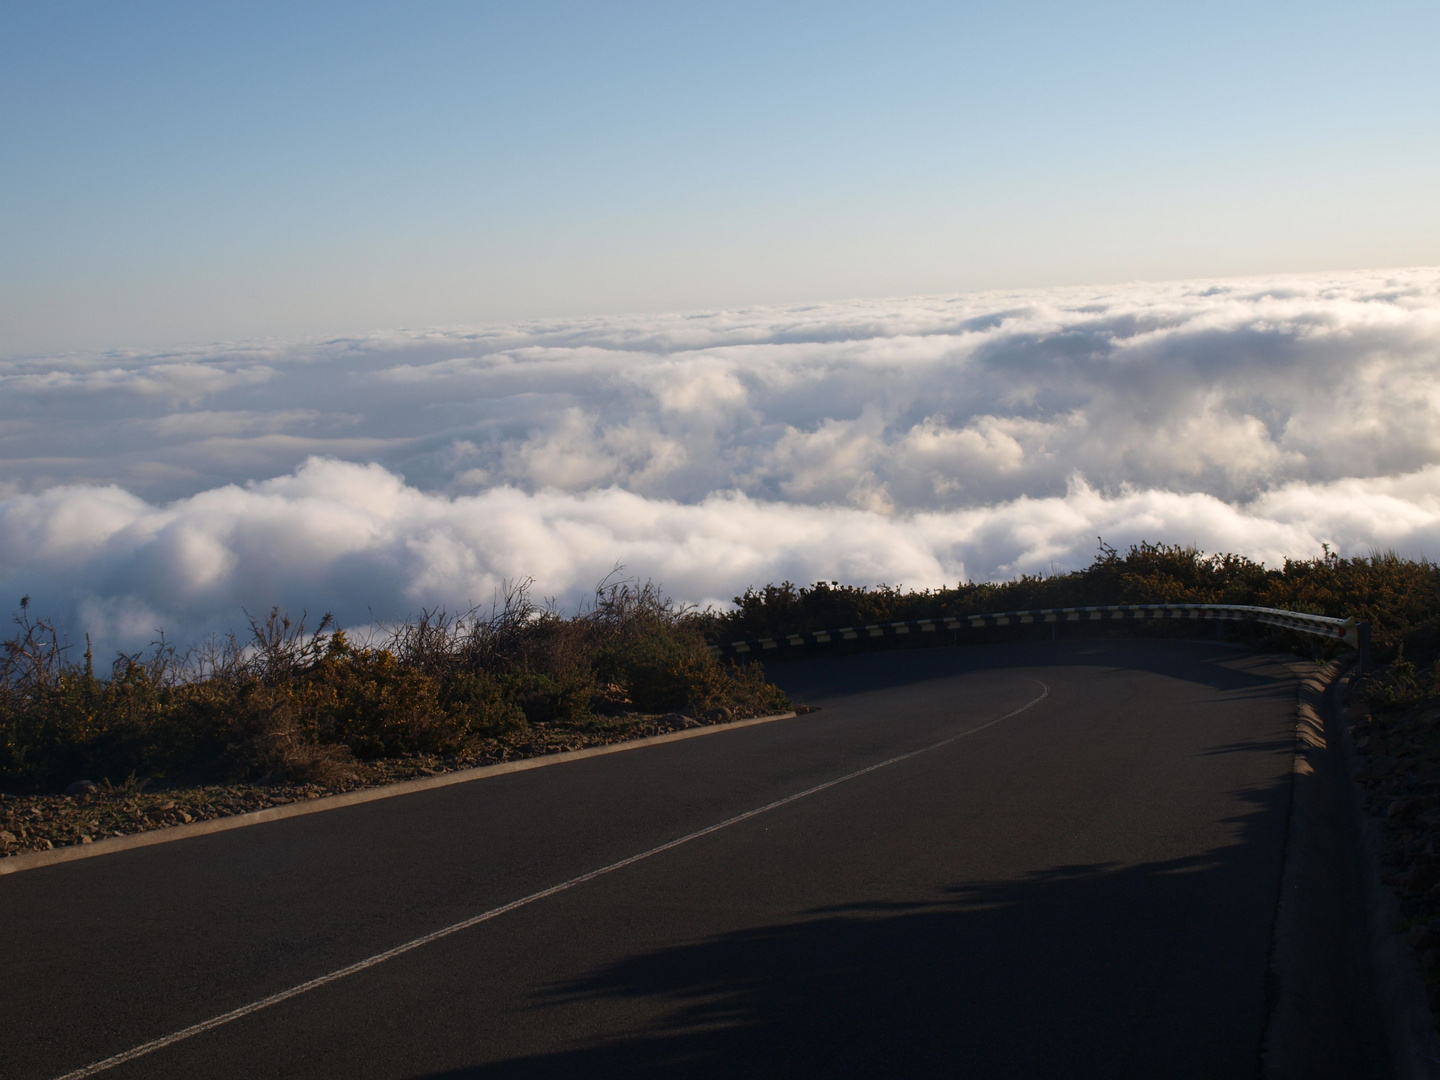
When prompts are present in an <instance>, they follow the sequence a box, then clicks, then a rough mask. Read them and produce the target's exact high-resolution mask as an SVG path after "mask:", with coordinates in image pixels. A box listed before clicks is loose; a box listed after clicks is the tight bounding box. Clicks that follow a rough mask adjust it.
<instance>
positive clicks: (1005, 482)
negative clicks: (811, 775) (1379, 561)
mask: <svg viewBox="0 0 1440 1080" xmlns="http://www.w3.org/2000/svg"><path fill="white" fill-rule="evenodd" d="M0 390H3V393H0V452H3V454H4V457H5V460H6V469H5V472H4V474H3V479H0V485H3V486H0V586H3V587H4V588H6V589H8V590H9V592H10V593H11V594H12V596H13V597H14V598H17V599H18V597H19V596H20V595H21V594H22V593H28V594H31V595H32V596H33V597H34V598H35V604H36V607H37V609H38V610H40V611H42V612H44V613H47V614H52V615H54V616H55V617H57V618H58V619H59V620H60V622H61V623H62V624H63V625H64V626H65V627H66V628H67V630H69V631H70V632H71V633H72V634H77V635H78V634H79V633H81V632H88V633H90V634H91V635H92V637H93V638H94V639H95V640H96V642H97V644H98V645H100V646H101V647H115V648H135V647H139V646H141V645H143V644H144V643H145V642H148V641H149V640H151V639H153V638H154V636H155V630H156V629H157V628H161V627H163V628H164V629H165V630H166V631H167V633H168V634H169V635H170V636H171V638H172V639H175V638H180V639H186V638H193V637H194V636H196V635H198V634H202V633H205V632H208V631H211V630H224V629H230V628H233V627H234V626H235V625H236V624H237V623H238V622H241V621H242V620H243V616H241V614H240V612H241V609H242V608H249V609H250V610H251V611H263V610H267V609H268V608H269V606H270V605H272V604H278V605H280V606H282V607H285V608H288V609H289V610H291V611H293V612H296V613H298V612H299V611H300V610H302V609H308V610H309V611H310V612H312V614H313V613H318V612H320V611H334V612H335V613H336V615H337V616H338V617H339V618H340V620H341V621H342V622H343V623H346V624H349V625H357V624H368V623H371V622H374V621H382V622H383V621H389V620H393V619H396V618H400V617H404V616H406V615H408V614H413V613H415V612H417V611H418V610H419V609H420V608H422V607H434V606H444V607H448V608H450V609H452V610H453V609H456V608H464V607H468V606H470V605H472V604H488V603H489V602H490V600H491V598H492V597H493V596H494V594H495V593H496V591H497V589H500V588H501V587H502V584H503V582H504V581H507V580H511V581H513V580H515V579H520V578H531V577H533V578H534V579H535V583H536V585H535V587H536V590H537V591H538V592H539V593H541V594H542V595H546V596H553V597H555V598H556V599H557V600H558V601H559V602H560V603H561V605H562V606H564V607H568V608H572V609H573V607H574V606H575V605H576V604H578V603H579V602H580V600H581V599H582V598H583V596H584V595H585V594H587V593H588V592H589V591H590V590H591V589H592V588H593V587H594V585H595V583H596V582H597V581H598V580H600V578H602V577H604V576H605V574H606V573H608V572H609V571H610V570H611V569H612V568H613V567H614V566H615V565H616V564H617V563H622V564H624V566H625V567H626V569H627V572H628V573H630V574H633V575H636V576H639V577H650V578H653V579H655V580H657V581H660V582H661V583H663V585H664V586H665V587H666V589H667V590H668V591H669V592H670V593H671V594H672V595H674V596H675V597H676V598H677V599H679V600H682V601H687V602H693V603H700V604H706V603H724V602H726V601H727V600H728V599H729V598H730V597H731V596H733V595H735V594H736V593H738V592H740V591H742V590H743V589H745V588H746V587H747V586H752V585H753V586H760V585H764V584H766V583H768V582H771V581H779V580H781V579H786V578H788V579H790V580H793V581H797V582H809V581H814V580H819V579H826V580H829V579H836V580H841V581H846V582H851V583H857V584H875V583H878V582H882V581H883V582H888V583H891V584H897V583H898V584H903V585H905V586H909V587H924V586H936V585H941V584H946V583H951V584H953V583H954V582H956V581H957V580H963V579H974V580H985V579H999V578H1005V577H1010V576H1013V575H1015V574H1018V573H1045V572H1053V571H1062V570H1068V569H1072V568H1075V567H1077V566H1081V565H1084V564H1085V563H1087V562H1088V561H1089V560H1090V558H1091V557H1092V556H1093V554H1094V552H1095V550H1096V537H1097V536H1104V538H1105V540H1106V541H1107V542H1109V543H1112V544H1116V545H1119V546H1124V545H1125V544H1128V543H1131V542H1136V541H1139V540H1142V539H1145V540H1152V541H1159V542H1170V543H1184V544H1195V545H1197V546H1200V547H1202V548H1205V549H1206V550H1225V551H1234V552H1238V553H1241V554H1245V555H1249V556H1251V557H1253V558H1257V559H1260V560H1263V561H1265V562H1267V563H1271V564H1275V563H1278V562H1280V561H1282V560H1283V559H1284V558H1286V557H1311V556H1314V555H1316V554H1318V553H1319V552H1320V549H1321V545H1322V544H1330V545H1331V546H1332V547H1334V548H1338V549H1339V550H1340V551H1341V552H1342V553H1345V554H1366V553H1368V552H1369V551H1371V550H1375V549H1389V548H1393V549H1395V550H1397V551H1400V552H1402V553H1404V554H1408V555H1415V556H1426V555H1430V554H1433V553H1435V552H1437V551H1440V543H1437V541H1440V425H1437V423H1436V420H1437V411H1440V271H1437V270H1434V269H1419V270H1405V271H1385V272H1378V271H1377V272H1356V273H1347V274H1325V275H1297V276H1286V277H1271V278H1264V279H1253V280H1230V281H1207V282H1181V283H1168V284H1159V285H1152V284H1142V285H1128V286H1120V287H1112V288H1106V289H1079V288H1075V289H1053V290H1035V291H1030V292H1023V293H1019V292H1011V293H983V294H967V295H964V296H956V297H924V298H910V299H898V300H889V301H853V302H846V303H834V304H822V305H807V306H804V307H790V308H769V309H755V310H747V311H738V312H737V311H722V312H712V313H694V314H690V315H673V316H633V317H616V318H608V319H591V320H575V321H570V322H555V323H546V324H530V325H524V326H516V327H502V328H495V329H489V330H480V331H473V330H427V331H405V332H393V333H384V334H371V335H365V336H359V337H351V338H343V339H334V340H329V341H306V342H289V343H287V342H268V343H246V344H242V345H219V346H212V347H207V348H203V349H190V350H173V351H169V352H166V353H163V354H162V353H148V354H120V353H107V354H103V355H83V356H63V357H43V358H27V359H17V360H11V361H6V362H3V363H0Z"/></svg>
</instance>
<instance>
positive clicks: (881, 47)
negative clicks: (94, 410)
mask: <svg viewBox="0 0 1440 1080" xmlns="http://www.w3.org/2000/svg"><path fill="white" fill-rule="evenodd" d="M1437 40H1440V7H1437V6H1436V5H1434V4H1420V3H1414V4H1404V3H1400V4H1377V3H1368V4H1364V5H1361V4H1351V5H1321V4H1304V5H1301V4H1267V5H1254V4H1213V3H1212V4H1205V5H1185V6H1182V5H1169V4H1165V5H1162V4H1148V5H1139V4H1110V5H1086V6H1081V5H1059V4H1029V5H1026V4H1005V5H999V4H988V5H962V4H950V5H940V4H885V5H879V4H872V5H853V4H852V5H845V4H833V3H831V4H813V5H805V4H788V5H773V4H764V5H746V4H730V5H698V4H692V5H683V6H681V5H673V4H667V5H659V4H656V5H637V4H612V5H595V4H583V5H582V4H575V5H567V4H546V3H526V4H523V5H520V4H513V5H493V4H441V3H430V4H424V3H422V4H408V5H398V4H395V5H374V4H368V5H367V4H359V3H347V4H334V5H324V4H297V3H286V4H269V3H250V4H245V5H229V6H228V7H225V6H220V5H195V4H145V3H128V4H123V5H121V4H113V3H55V4H43V5H42V4H20V3H11V4H6V5H4V6H3V8H0V147H3V150H0V355H11V356H14V355H20V354H35V353H43V352H47V351H57V350H65V349H73V348H84V349H95V348H101V349H104V348H124V347H154V346H160V345H166V344H170V343H176V342H185V341H212V340H216V339H220V338H230V337H255V336H269V335H290V334H330V333H341V332H351V331H359V330H365V329H369V328H377V327H388V326H402V325H403V326H420V325H434V324H478V323H491V322H495V321H500V320H512V319H526V318H536V317H544V318H553V317H573V316H583V315H587V314H599V313H605V312H619V311H635V312H645V311H665V310H687V309H706V308H713V307H721V306H734V305H742V304H765V303H795V302H805V301H812V300H821V299H836V298H841V297H847V296H883V295H899V294H915V293H939V292H951V291H955V290H966V289H978V288H995V287H1020V286H1043V285H1051V284H1085V283H1095V282H1106V281H1118V280H1130V279H1157V278H1183V277H1194V276H1205V275H1225V274H1250V273H1273V272H1289V271H1307V270H1321V269H1341V268H1355V267H1365V266H1371V267H1373V266H1405V265H1429V264H1434V263H1436V262H1440V215H1437V212H1436V210H1435V202H1436V200H1435V193H1436V188H1435V177H1436V176H1437V175H1440V135H1437V133H1440V80H1437V79H1436V78H1435V77H1434V51H1433V50H1434V43H1435V42H1436V41H1437Z"/></svg>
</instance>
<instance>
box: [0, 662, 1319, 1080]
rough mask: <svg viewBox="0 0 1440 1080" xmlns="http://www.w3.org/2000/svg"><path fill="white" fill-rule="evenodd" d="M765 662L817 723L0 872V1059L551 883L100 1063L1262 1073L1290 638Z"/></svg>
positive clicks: (98, 1038) (791, 1073)
mask: <svg viewBox="0 0 1440 1080" xmlns="http://www.w3.org/2000/svg"><path fill="white" fill-rule="evenodd" d="M772 674H773V676H774V677H775V678H777V680H778V681H779V682H780V683H781V684H782V685H783V686H785V687H786V689H787V690H788V691H790V692H791V694H792V696H795V697H796V698H797V699H799V700H803V701H806V702H809V703H812V704H815V705H819V706H822V709H821V711H820V712H818V713H814V714H811V715H808V716H804V717H799V718H796V719H793V720H787V721H780V722H776V723H771V724H765V725H760V726H756V727H751V728H745V729H741V730H735V731H726V732H723V733H718V734H715V735H711V736H707V737H704V738H698V739H692V740H689V741H685V742H677V743H671V744H667V745H662V746H655V747H650V748H646V749H641V750H636V751H633V752H627V753H621V754H614V755H611V756H607V757H599V758H592V759H589V760H584V761H577V762H573V763H568V764H561V765H556V766H553V767H550V768H545V769H538V770H534V771H529V772H523V773H515V774H509V775H505V776H500V777H497V778H493V779H488V780H484V781H479V782H476V783H471V784H465V785H459V786H456V787H450V788H443V789H439V790H435V791H430V792H425V793H421V794H417V795H411V796H406V797H403V798H398V799H391V800H385V801H381V802H376V803H370V804H366V805H361V806H355V807H350V808H346V809H341V810H336V811H333V812H329V813H323V814H316V815H312V816H308V817H301V818H295V819H291V820H287V821H281V822H275V823H271V824H267V825H261V826H256V827H253V828H247V829H240V830H236V831H233V832H227V833H220V834H216V835H212V836H206V837H200V838H195V839H190V840H185V841H182V842H178V843H174V844H166V845H161V846H157V847H151V848H143V849H139V850H135V851H131V852H126V853H122V854H116V855H109V856H105V857H101V858H95V859H88V860H84V861H80V862H76V863H69V864H63V865H59V866H53V867H49V868H45V869H40V870H34V871H27V872H24V873H20V874H14V875H9V876H6V877H3V878H0V970H3V978H0V995H3V1000H0V1016H3V1018H4V1023H3V1025H0V1063H3V1066H0V1073H3V1075H4V1076H6V1077H8V1078H13V1080H29V1078H37V1080H46V1078H54V1077H57V1076H61V1075H65V1074H67V1073H71V1072H72V1071H74V1070H77V1069H81V1067H83V1066H86V1065H88V1064H90V1063H93V1062H97V1061H102V1060H104V1059H107V1058H110V1057H111V1056H112V1055H116V1054H118V1053H120V1052H122V1051H126V1050H128V1049H130V1048H132V1047H135V1046H138V1045H141V1044H145V1043H148V1042H150V1041H152V1040H156V1039H161V1038H164V1037H166V1036H170V1035H172V1034H174V1033H176V1032H182V1031H183V1030H184V1029H186V1028H187V1027H190V1026H191V1025H195V1024H199V1023H201V1022H204V1021H206V1020H208V1019H210V1018H214V1017H217V1016H222V1015H224V1014H227V1013H230V1012H231V1011H232V1010H235V1009H237V1008H238V1007H241V1006H245V1005H246V1004H247V1003H252V1002H256V1001H259V1000H262V999H265V998H266V997H267V996H269V995H274V994H276V993H277V992H282V991H286V990H287V989H289V988H294V987H296V986H297V985H300V984H303V983H305V982H306V981H307V980H311V979H315V978H316V977H317V976H323V975H325V974H326V973H330V972H335V971H337V970H339V969H344V968H346V967H347V966H348V965H354V964H356V963H357V962H360V961H364V960H366V959H367V958H374V957H376V956H377V955H379V954H383V953H385V952H386V951H387V950H392V949H394V948H395V947H397V946H401V945H404V944H406V943H412V942H414V941H416V940H417V939H420V938H422V937H423V936H424V935H427V934H431V933H433V932H435V931H437V930H442V929H444V928H450V927H454V926H456V925H457V924H463V923H465V922H466V921H467V920H474V919H475V918H476V917H477V916H480V915H484V914H486V913H491V912H494V911H495V910H496V909H499V908H502V907H504V906H505V905H509V904H511V903H512V902H514V901H517V900H521V899H523V898H527V897H533V896H534V894H537V893H544V892H545V891H546V890H550V889H552V888H553V887H555V886H560V885H565V886H566V887H565V888H564V889H562V890H560V891H556V892H554V893H553V894H550V895H541V896H539V897H538V898H535V899H531V900H530V901H529V902H527V903H525V904H523V905H522V906H518V907H515V908H514V909H513V910H508V911H503V912H501V913H499V914H495V915H494V916H493V917H489V918H486V919H485V920H484V921H479V922H476V923H475V924H474V925H470V926H468V927H467V928H464V929H459V930H457V931H455V932H453V933H450V934H449V935H448V936H445V937H443V938H440V939H438V940H433V941H430V942H429V943H427V944H421V945H419V946H417V947H414V948H411V949H410V950H409V951H406V952H403V953H402V954H399V955H395V956H393V957H390V958H388V959H384V960H382V961H379V962H375V963H373V964H371V965H370V966H367V967H364V968H363V969H362V970H356V971H354V972H352V973H350V974H347V975H345V976H344V977H342V978H337V979H335V980H334V981H330V982H328V983H326V984H325V985H323V986H319V987H317V988H314V989H311V990H309V991H308V992H305V993H302V994H299V995H296V996H293V997H289V998H288V999H286V1000H283V1001H279V1002H277V1003H275V1004H272V1005H270V1006H268V1007H266V1008H263V1009H260V1010H258V1011H254V1012H252V1013H250V1014H248V1015H245V1016H242V1017H239V1018H236V1019H233V1020H230V1021H229V1022H227V1023H224V1024H223V1025H220V1026H218V1027H215V1028H213V1029H212V1030H207V1031H204V1032H201V1033H198V1034H194V1035H193V1036H190V1037H186V1038H183V1039H181V1040H179V1041H175V1042H173V1043H171V1044H169V1045H165V1046H163V1047H161V1048H158V1049H155V1050H154V1051H153V1052H149V1053H146V1054H145V1055H144V1056H142V1057H139V1058H137V1059H135V1060H132V1061H129V1062H127V1063H121V1064H118V1065H116V1066H114V1067H111V1068H107V1069H105V1070H104V1071H103V1072H99V1073H97V1074H96V1075H101V1076H105V1077H107V1078H115V1080H119V1078H122V1077H125V1078H132V1077H136V1078H138V1077H146V1078H165V1077H176V1078H181V1077H183V1078H187V1080H190V1078H194V1077H207V1078H224V1077H262V1076H263V1077H288V1076H306V1077H344V1078H358V1077H416V1078H418V1077H426V1078H437V1080H438V1078H442V1077H443V1078H456V1080H458V1078H462V1077H464V1078H474V1080H492V1078H494V1080H498V1078H502V1077H503V1078H511V1077H517V1078H518V1077H538V1076H555V1077H576V1076H584V1077H591V1076H616V1077H620V1076H624V1077H636V1076H638V1077H649V1076H653V1077H662V1076H663V1077H675V1076H715V1077H731V1076H734V1077H741V1076H743V1077H765V1076H775V1077H796V1076H815V1077H843V1076H855V1077H862V1076H863V1077H867V1078H873V1077H881V1076H885V1077H909V1076H915V1077H921V1076H924V1077H931V1076H974V1077H988V1076H994V1077H1006V1078H1013V1077H1031V1076H1033V1077H1056V1076H1066V1077H1082V1076H1094V1077H1106V1078H1116V1077H1157V1076H1166V1077H1186V1076H1195V1077H1230V1076H1243V1077H1251V1076H1255V1075H1256V1074H1257V1071H1258V1068H1259V1060H1260V1052H1261V1044H1262V1040H1263V1037H1264V1029H1265V1021H1266V1017H1267V1012H1268V1004H1267V974H1266V973H1267V965H1268V959H1269V953H1270V945H1271V937H1272V927H1273V924H1274V919H1275V912H1276V900H1277V895H1278V888H1279V880H1280V869H1281V863H1282V857H1283V853H1284V842H1285V833H1286V823H1287V816H1288V810H1289V800H1290V768H1291V762H1292V749H1293V727H1294V707H1295V680H1294V676H1293V674H1292V672H1291V671H1290V670H1289V669H1288V668H1287V667H1286V666H1284V665H1283V664H1282V663H1281V662H1280V661H1278V660H1277V659H1276V658H1273V657H1262V656H1256V655H1253V654H1251V653H1247V652H1245V651H1242V650H1237V649H1234V648H1228V647H1225V646H1223V645H1218V644H1216V645H1208V644H1201V643H1195V642H1162V641H1143V640H1133V641H1123V640H1122V641H1112V642H1064V641H1061V642H1055V643H1045V644H1024V645H1012V646H993V647H983V648H964V649H935V650H927V651H923V652H892V653H880V654H876V655H870V656H862V657H848V658H821V659H813V660H807V661H801V662H796V663H792V664H788V665H782V666H777V667H776V668H775V669H774V671H773V672H772ZM877 766H878V767H877ZM837 781H838V782H837ZM812 789H813V790H812ZM795 796H799V797H795ZM777 803H778V804H779V805H772V804H777ZM767 807H768V809H767ZM753 811H759V812H755V813H752V812H753ZM736 818H739V820H732V819H736ZM714 826H722V827H720V828H712V827H714ZM697 834H698V835H697ZM676 841H681V842H679V843H676ZM667 845H668V846H667ZM656 848H662V850H658V851H656V850H655V849H656ZM646 853H649V854H646ZM637 855H646V857H645V858H642V859H640V860H638V861H630V862H627V861H626V860H630V859H631V858H632V857H634V856H637ZM617 863H621V864H623V865H619V866H618V867H617V866H615V865H614V864H617ZM607 867H613V868H612V869H608V870H607V871H606V872H605V873H603V874H600V875H598V876H593V877H588V878H587V877H586V876H587V875H590V874H591V873H592V872H594V871H596V870H600V869H604V868H607ZM577 878H583V879H584V880H578V881H577V880H576V879H577Z"/></svg>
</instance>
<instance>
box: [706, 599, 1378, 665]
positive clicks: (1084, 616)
mask: <svg viewBox="0 0 1440 1080" xmlns="http://www.w3.org/2000/svg"><path fill="white" fill-rule="evenodd" d="M1107 619H1217V620H1221V621H1233V622H1259V623H1265V624H1266V625H1268V626H1280V627H1284V628H1285V629H1286V630H1297V631H1299V632H1300V633H1302V634H1314V635H1315V636H1317V637H1324V638H1330V639H1331V640H1334V641H1344V642H1346V643H1348V644H1350V645H1353V646H1356V647H1357V648H1358V647H1360V646H1361V640H1362V633H1363V631H1364V630H1368V629H1369V627H1368V625H1367V624H1364V623H1357V622H1356V621H1355V620H1354V619H1335V618H1331V617H1330V616H1328V615H1310V614H1307V613H1305V612H1302V611H1285V610H1283V609H1282V608H1266V607H1247V606H1245V605H1242V604H1108V605H1104V606H1099V607H1070V608H1040V609H1037V610H1035V611H1002V612H998V613H996V614H993V615H946V616H941V617H940V618H935V619H914V620H909V621H906V622H892V623H875V624H872V625H870V626H846V627H842V628H841V629H839V630H806V631H802V632H800V633H794V634H784V635H781V636H779V637H765V638H746V639H744V640H742V641H731V642H727V643H725V644H722V645H712V646H710V651H711V652H712V653H714V654H715V655H717V656H734V655H741V654H744V653H752V652H764V651H766V650H771V649H782V648H786V647H793V646H800V645H823V644H825V643H827V642H831V641H855V640H858V639H860V638H883V637H900V636H904V635H906V634H928V633H934V632H936V631H938V630H982V629H985V628H986V627H991V626H1023V625H1026V624H1029V623H1062V622H1098V621H1103V620H1107Z"/></svg>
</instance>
